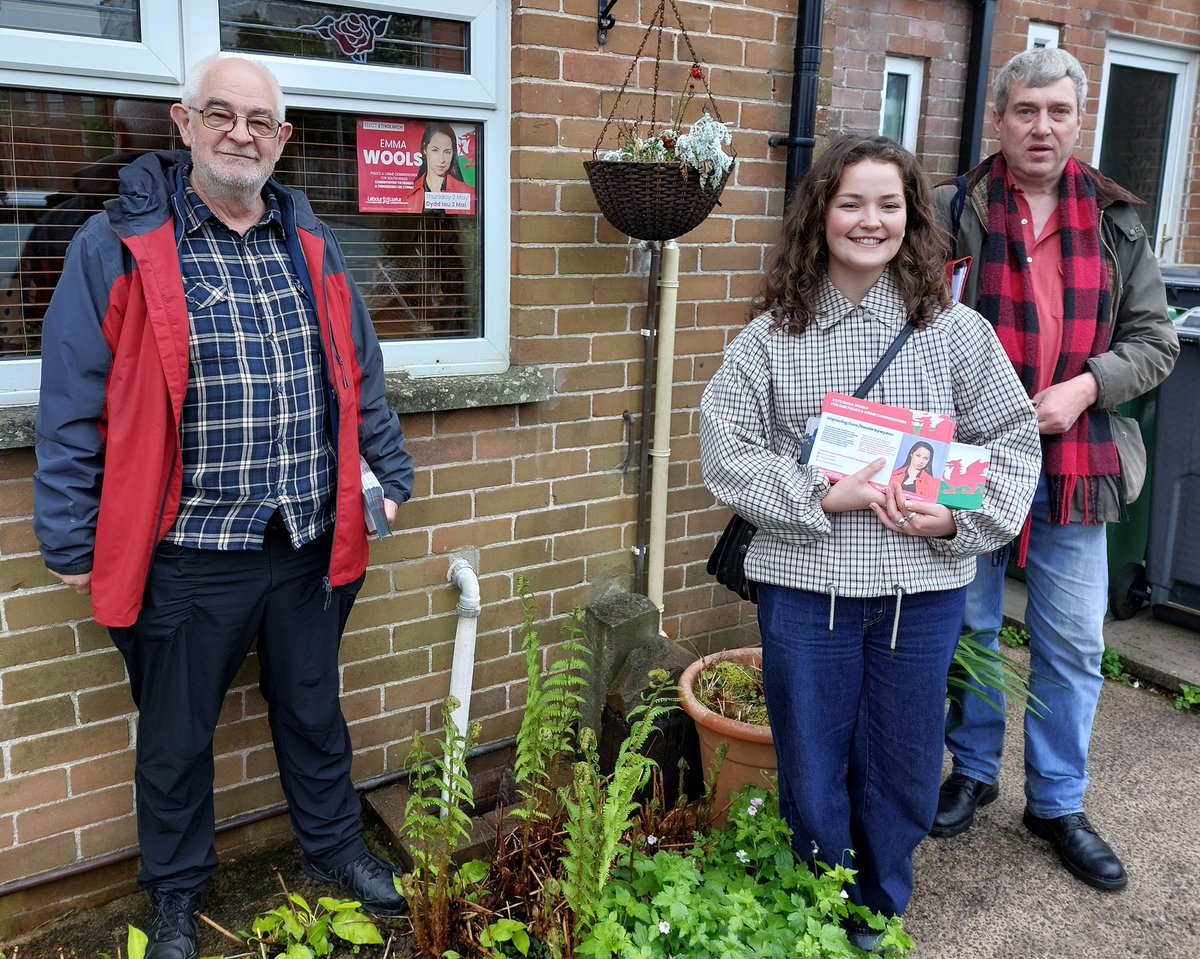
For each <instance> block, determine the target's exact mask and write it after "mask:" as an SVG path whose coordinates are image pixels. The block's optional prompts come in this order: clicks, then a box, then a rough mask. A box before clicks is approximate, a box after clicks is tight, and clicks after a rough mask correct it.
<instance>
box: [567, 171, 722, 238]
mask: <svg viewBox="0 0 1200 959" xmlns="http://www.w3.org/2000/svg"><path fill="white" fill-rule="evenodd" d="M583 167H584V169H585V170H587V175H588V181H589V182H590V183H591V184H592V193H594V194H595V195H596V203H597V205H598V206H599V207H600V212H601V213H603V214H604V219H606V220H608V222H609V223H611V224H612V225H613V226H615V227H616V228H617V229H618V230H620V231H621V232H622V233H624V234H626V235H627V236H631V237H633V238H634V239H635V240H673V239H675V237H677V236H683V234H685V233H688V232H690V231H691V230H694V229H695V228H696V227H698V226H699V225H700V224H701V223H703V222H704V220H705V219H706V218H707V217H708V215H709V214H710V213H711V212H712V210H713V207H714V206H716V205H717V200H718V199H719V198H720V196H721V191H722V190H723V189H724V188H725V181H726V180H728V179H729V173H730V170H731V169H732V167H731V168H730V170H726V171H725V175H724V176H722V177H721V179H720V182H718V183H717V185H716V186H715V187H711V188H708V189H706V188H705V187H703V186H701V184H700V172H699V171H698V170H696V169H694V168H693V167H686V168H684V169H681V168H680V165H679V164H678V163H622V162H620V161H618V160H588V161H586V162H585V163H584V164H583Z"/></svg>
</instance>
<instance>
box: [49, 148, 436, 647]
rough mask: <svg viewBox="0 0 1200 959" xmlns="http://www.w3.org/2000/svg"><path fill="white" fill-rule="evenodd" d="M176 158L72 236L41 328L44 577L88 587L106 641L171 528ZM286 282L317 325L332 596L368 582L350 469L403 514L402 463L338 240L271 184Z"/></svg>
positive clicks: (175, 503)
mask: <svg viewBox="0 0 1200 959" xmlns="http://www.w3.org/2000/svg"><path fill="white" fill-rule="evenodd" d="M190 162H191V160H190V155H189V154H188V153H187V152H186V151H171V152H162V153H149V154H146V155H144V156H142V157H140V158H138V159H137V160H136V161H134V162H133V163H131V164H130V165H129V166H127V167H126V168H125V169H124V170H122V172H121V192H120V194H119V195H118V196H117V197H116V198H114V199H112V200H109V201H108V203H106V204H105V212H104V213H99V214H97V215H96V216H94V217H92V219H90V220H89V221H88V222H87V223H86V224H85V225H84V226H83V227H82V228H81V229H80V230H79V232H78V233H77V234H76V236H75V238H74V239H73V240H72V242H71V245H70V247H69V249H68V251H67V259H66V263H65V266H64V268H63V274H62V278H61V279H60V281H59V283H58V286H57V288H56V289H55V291H54V296H53V298H52V299H51V301H50V306H49V308H48V309H47V311H46V317H45V321H44V325H43V329H42V386H41V396H40V400H39V405H38V420H37V460H38V469H37V472H36V473H35V474H34V481H33V483H34V519H33V522H34V531H35V533H36V534H37V538H38V542H39V543H40V544H41V550H42V556H43V558H44V559H45V562H46V565H47V566H48V567H49V568H50V569H51V570H54V571H55V572H58V573H62V574H78V573H86V572H88V571H89V570H90V571H91V572H92V608H93V614H94V615H95V618H96V621H97V622H98V623H100V624H101V625H104V626H131V625H133V623H134V622H135V621H136V619H137V615H138V612H139V610H140V609H141V604H142V593H143V590H144V588H145V583H146V576H147V574H148V571H149V568H150V561H151V558H152V556H153V554H154V550H155V548H156V546H157V545H158V543H159V542H160V541H161V540H162V538H163V537H164V536H165V535H166V533H167V532H168V531H169V530H170V528H171V526H172V524H173V523H174V522H175V518H176V513H177V511H178V507H179V499H180V491H181V477H182V463H181V458H180V432H179V426H180V417H181V415H182V411H183V401H184V396H185V395H186V393H187V384H188V337H189V321H188V311H187V299H186V296H185V294H184V288H183V280H182V277H181V274H180V267H179V254H178V246H177V244H178V230H179V229H180V226H179V224H180V222H181V217H180V215H179V214H180V211H181V210H182V209H183V207H182V203H183V193H182V183H183V173H184V171H185V170H186V169H187V167H188V165H189V164H190ZM266 189H267V190H269V191H271V192H272V193H273V194H274V195H275V197H276V199H277V201H278V203H279V209H280V211H281V213H282V214H283V223H284V230H285V233H286V235H287V246H288V252H289V253H290V254H291V259H292V263H293V266H294V268H295V273H296V277H297V279H298V280H299V282H300V284H301V285H302V287H303V288H304V292H305V295H306V296H307V297H308V299H309V301H310V303H311V304H312V305H313V307H314V309H315V312H316V315H317V320H318V324H319V326H320V333H321V344H322V347H323V350H322V353H323V360H324V363H323V367H324V370H323V372H324V374H325V384H326V391H327V392H326V396H327V402H328V409H329V411H330V417H329V418H330V429H331V439H332V442H333V446H334V449H335V450H336V453H337V464H338V466H337V486H336V494H335V495H336V498H337V502H336V504H335V520H334V534H333V549H332V553H331V555H330V560H329V572H328V578H329V585H330V586H341V585H344V584H346V583H350V582H353V581H354V580H355V579H357V578H358V577H359V576H360V575H362V573H363V571H364V570H365V569H366V565H367V555H368V549H367V535H366V522H365V519H364V516H363V499H362V486H361V479H360V470H359V455H360V453H361V455H362V456H363V457H365V458H366V460H367V463H368V464H370V466H371V468H372V469H373V470H374V472H375V474H376V476H378V477H379V481H380V483H381V484H382V485H383V489H384V495H385V496H387V497H388V498H389V499H391V500H393V501H395V502H397V503H403V502H404V501H406V500H407V499H408V497H409V496H410V495H411V493H412V484H413V467H412V457H411V456H410V455H409V454H408V452H407V451H406V450H405V448H404V435H403V433H402V431H401V429H400V423H399V420H398V419H397V418H396V415H395V413H393V412H392V411H391V410H390V409H389V408H388V405H387V399H386V395H385V389H384V375H383V357H382V354H381V353H380V349H379V341H378V339H377V338H376V336H375V331H374V328H373V327H372V325H371V318H370V316H369V314H368V313H367V309H366V305H365V304H364V303H363V300H362V297H361V296H360V295H359V293H358V290H357V288H356V287H355V285H354V281H353V280H352V279H351V278H350V276H349V275H348V274H347V272H346V262H345V258H344V257H343V255H342V251H341V248H340V247H339V246H338V243H337V240H336V239H335V238H334V236H333V233H332V232H331V231H330V230H329V228H328V227H327V226H325V224H323V223H322V222H321V221H319V220H318V219H317V218H316V216H315V215H314V214H313V211H312V207H311V206H310V205H309V202H308V200H307V199H306V198H305V197H304V196H303V195H302V194H299V193H296V192H294V191H292V190H289V189H287V188H286V187H284V186H282V185H281V184H279V183H278V182H276V181H274V180H269V181H268V182H267V185H266Z"/></svg>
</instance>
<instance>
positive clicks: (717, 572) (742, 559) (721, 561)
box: [707, 323, 913, 603]
mask: <svg viewBox="0 0 1200 959" xmlns="http://www.w3.org/2000/svg"><path fill="white" fill-rule="evenodd" d="M912 331H913V325H912V323H905V324H904V328H903V329H902V330H901V331H900V332H899V333H897V334H896V338H895V339H894V340H892V345H891V346H889V347H888V348H887V352H886V353H884V354H883V356H882V357H880V360H879V362H878V363H876V364H875V368H874V369H873V370H871V372H870V373H868V374H867V378H866V379H865V380H863V381H862V383H861V384H860V385H859V387H858V389H857V390H855V391H854V396H855V397H856V398H857V399H863V398H864V397H866V395H867V393H869V392H870V391H871V387H872V386H874V385H875V381H876V380H878V379H879V377H880V376H882V375H883V371H884V370H886V369H887V367H888V364H889V363H891V362H892V359H893V358H894V357H895V355H896V354H897V353H899V352H900V347H902V346H903V345H904V341H905V340H907V339H908V337H909V335H910V334H911V333H912ZM805 458H806V459H807V455H806V456H805ZM757 532H758V527H757V526H755V525H754V524H753V523H751V522H750V521H749V520H747V519H743V518H742V517H741V516H739V515H738V514H737V513H734V514H733V516H731V517H730V518H729V522H728V523H727V524H726V526H725V530H724V532H722V533H721V536H720V538H719V539H718V540H717V545H716V546H715V547H714V548H713V551H712V555H711V556H709V557H708V567H707V568H708V573H709V575H710V576H714V577H716V580H717V582H718V583H720V584H721V585H722V586H724V587H725V588H726V589H729V590H730V591H732V592H734V593H736V594H737V595H738V596H740V597H741V598H742V599H748V600H749V601H750V602H752V603H757V602H758V584H757V583H755V582H754V581H753V580H749V579H746V551H747V550H748V549H749V548H750V541H751V540H752V539H754V534H755V533H757Z"/></svg>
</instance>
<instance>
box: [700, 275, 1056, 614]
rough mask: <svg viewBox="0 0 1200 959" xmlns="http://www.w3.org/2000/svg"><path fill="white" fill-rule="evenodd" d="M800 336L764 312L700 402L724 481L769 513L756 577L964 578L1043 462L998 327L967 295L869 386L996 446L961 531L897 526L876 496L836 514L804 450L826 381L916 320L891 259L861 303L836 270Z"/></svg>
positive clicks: (719, 490) (892, 586) (833, 580)
mask: <svg viewBox="0 0 1200 959" xmlns="http://www.w3.org/2000/svg"><path fill="white" fill-rule="evenodd" d="M818 309H819V314H818V316H817V317H816V319H815V321H814V322H813V323H812V324H811V325H809V327H808V328H807V329H806V330H805V332H804V333H802V334H801V335H799V336H794V335H791V334H788V333H785V332H783V331H781V330H776V329H772V324H771V317H770V316H769V315H763V316H760V317H758V318H756V319H754V320H752V321H751V322H750V323H749V324H748V325H747V327H746V328H745V329H744V330H743V331H742V332H741V333H739V334H738V336H737V338H736V339H734V341H733V342H732V343H730V344H729V346H728V348H727V349H726V350H725V357H724V360H723V361H722V363H721V366H720V368H719V369H718V370H717V372H716V373H715V374H714V376H713V378H712V381H711V382H710V383H709V384H708V387H707V388H706V389H705V391H704V396H703V399H702V400H701V404H700V414H701V417H700V455H701V462H702V465H703V468H704V481H705V483H706V484H707V485H708V487H709V489H710V490H712V492H713V495H714V496H716V498H717V499H718V500H720V501H721V502H723V503H727V504H728V505H730V506H732V507H733V508H734V510H735V511H737V512H738V513H740V514H741V515H742V516H744V517H745V518H746V519H748V520H750V522H752V523H754V524H755V525H756V526H758V527H759V532H758V534H757V535H756V536H755V537H754V542H753V543H752V545H751V547H750V550H749V552H748V554H747V556H746V574H747V575H748V576H749V578H750V579H752V580H755V581H756V582H765V583H776V584H779V585H781V586H790V587H793V588H796V589H805V590H812V591H815V592H828V591H830V590H831V589H834V590H836V592H837V595H839V596H850V597H858V598H866V597H873V596H885V595H890V594H892V593H894V592H895V590H896V588H897V587H900V588H902V589H903V590H904V591H905V592H909V593H916V592H925V591H928V590H941V589H953V588H956V587H959V586H964V585H966V584H967V583H969V582H970V581H971V579H972V577H973V576H974V575H975V562H974V556H975V555H976V554H978V553H983V552H987V551H988V550H991V549H994V548H996V547H998V546H1000V545H1002V544H1004V543H1006V542H1008V541H1009V540H1011V539H1012V538H1013V537H1014V536H1015V535H1016V534H1017V532H1018V531H1019V530H1020V529H1021V525H1022V524H1023V522H1024V520H1025V516H1026V514H1027V513H1028V510H1029V501H1030V499H1031V498H1032V495H1033V490H1034V487H1035V485H1036V483H1037V478H1038V471H1039V469H1040V468H1041V447H1040V444H1039V441H1038V432H1037V420H1036V418H1035V417H1034V414H1033V409H1032V406H1031V404H1030V401H1029V397H1028V396H1027V395H1026V393H1025V390H1024V389H1023V388H1022V387H1021V383H1020V381H1019V380H1018V379H1017V377H1016V374H1014V373H1013V369H1012V363H1010V362H1009V360H1008V357H1006V356H1005V355H1004V351H1003V350H1002V349H1001V347H1000V342H999V341H998V340H997V339H996V334H995V333H994V332H993V331H992V328H991V327H990V326H989V325H988V323H987V321H985V320H984V319H983V317H981V316H980V315H979V314H978V313H976V312H975V311H974V310H970V309H968V308H967V307H965V306H962V305H961V304H957V303H956V304H954V305H953V306H951V307H950V308H949V309H947V310H942V311H939V312H938V313H937V314H936V316H935V318H934V320H933V322H932V323H931V324H930V325H929V326H927V327H926V328H925V329H923V330H918V331H916V332H914V333H913V335H912V336H911V337H910V338H909V340H908V342H906V343H905V344H904V346H903V348H902V349H901V350H900V352H899V353H898V354H896V357H895V358H894V359H893V360H892V362H891V364H890V365H889V366H888V368H887V370H885V371H884V373H883V375H882V376H881V377H880V379H879V381H878V382H877V383H876V384H875V386H874V387H873V388H872V389H871V392H870V393H869V394H868V396H867V399H870V400H873V401H874V402H877V403H886V404H888V405H891V406H904V407H909V408H912V409H919V410H925V411H927V412H930V413H940V414H942V415H946V416H950V417H953V418H954V419H955V420H956V421H957V423H958V428H957V432H956V436H955V438H956V439H958V440H959V441H961V442H964V443H973V444H975V445H977V446H986V447H988V449H989V450H990V451H991V466H990V469H989V473H988V481H987V487H986V493H985V495H984V503H983V508H982V509H980V510H975V511H967V510H956V511H955V514H954V515H955V521H956V523H957V525H958V532H957V534H956V535H955V536H954V537H953V538H951V539H930V538H928V537H913V536H904V535H899V534H897V533H893V532H891V531H889V530H888V529H887V528H886V527H885V526H884V525H883V524H882V523H880V522H879V520H878V519H876V517H875V515H874V513H872V512H871V511H870V510H854V511H851V512H845V513H836V514H826V513H825V512H824V511H823V510H822V509H821V499H822V497H823V496H824V494H825V492H827V491H828V489H829V481H828V480H827V479H825V477H824V476H822V475H821V474H820V473H819V471H818V470H817V469H816V468H815V467H812V466H801V465H800V463H799V462H798V458H799V456H800V451H801V440H802V437H803V433H804V426H805V422H806V421H807V419H808V418H809V417H810V416H816V415H818V414H819V413H820V410H821V401H822V400H823V399H824V398H825V394H826V393H828V392H830V391H834V392H838V393H853V392H854V391H855V390H856V389H858V386H859V384H860V383H861V382H862V381H863V380H864V379H865V378H866V376H867V374H868V373H869V372H870V371H871V368H872V367H873V366H874V365H875V363H876V361H877V360H878V359H879V358H880V357H881V356H882V355H883V354H884V352H886V350H887V348H888V346H889V345H890V344H891V342H892V340H893V339H895V337H896V334H897V333H898V332H900V328H901V326H902V325H903V324H904V322H905V319H906V317H905V311H904V303H903V301H902V300H901V298H900V296H899V293H898V292H897V290H896V286H895V283H894V282H893V280H892V276H891V272H890V271H886V272H884V274H883V276H882V277H881V278H880V280H879V281H878V282H877V283H876V284H875V286H874V287H873V288H872V289H871V291H870V292H869V293H868V294H867V296H866V297H865V298H864V299H863V301H862V304H861V306H855V305H854V304H853V303H851V302H850V301H849V300H847V299H846V298H845V297H844V296H842V294H841V293H839V292H838V291H837V290H836V289H835V288H834V287H833V286H832V284H830V283H829V282H828V280H826V281H825V283H824V285H823V286H822V289H821V292H820V296H819V300H818Z"/></svg>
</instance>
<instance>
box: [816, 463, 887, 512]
mask: <svg viewBox="0 0 1200 959" xmlns="http://www.w3.org/2000/svg"><path fill="white" fill-rule="evenodd" d="M886 463H887V460H885V459H884V458H883V457H882V456H881V457H879V459H877V460H875V461H874V462H873V463H871V464H870V465H869V466H864V467H863V468H862V469H860V470H859V471H858V472H857V473H851V474H850V475H849V476H847V477H846V478H845V479H840V480H838V481H837V482H836V483H834V484H833V486H831V487H830V488H829V492H828V493H826V494H825V498H824V499H823V500H821V509H823V510H824V511H825V512H826V513H849V512H850V511H851V510H856V509H866V508H867V507H868V506H870V505H871V504H872V503H875V504H882V503H883V494H882V493H881V492H879V490H877V489H875V487H873V486H871V485H870V483H868V482H867V481H868V480H869V479H870V478H871V477H872V476H874V475H875V474H876V473H878V472H879V471H880V470H881V469H883V467H884V465H885V464H886Z"/></svg>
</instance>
